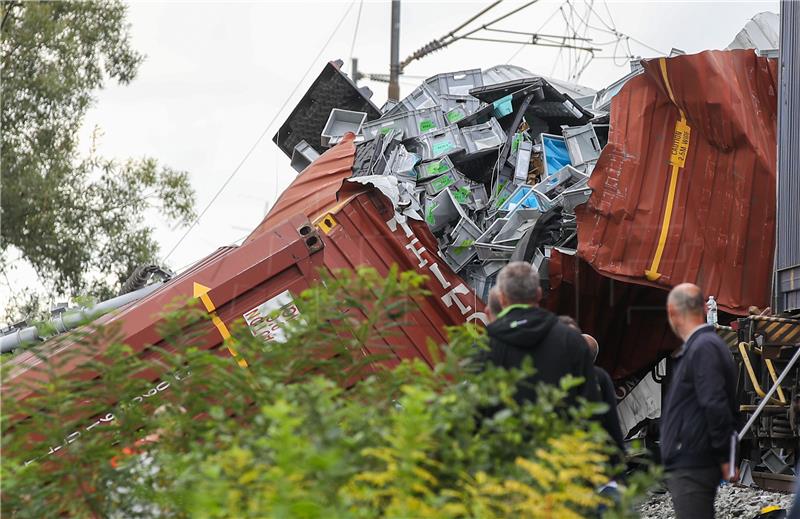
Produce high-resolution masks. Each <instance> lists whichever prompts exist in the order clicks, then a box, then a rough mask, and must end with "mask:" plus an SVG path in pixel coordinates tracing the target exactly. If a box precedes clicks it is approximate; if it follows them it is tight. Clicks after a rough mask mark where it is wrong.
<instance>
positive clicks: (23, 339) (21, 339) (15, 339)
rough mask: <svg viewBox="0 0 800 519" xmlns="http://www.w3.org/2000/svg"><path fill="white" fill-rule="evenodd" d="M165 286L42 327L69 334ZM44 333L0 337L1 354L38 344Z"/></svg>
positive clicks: (63, 316) (155, 285)
mask: <svg viewBox="0 0 800 519" xmlns="http://www.w3.org/2000/svg"><path fill="white" fill-rule="evenodd" d="M163 284H164V283H163V282H157V283H153V284H150V285H147V286H146V287H144V288H140V289H139V290H134V291H133V292H129V293H127V294H122V295H121V296H117V297H114V298H112V299H108V300H106V301H101V302H100V303H97V304H96V305H94V306H90V307H89V308H77V309H74V310H68V311H66V312H64V313H62V314H59V315H57V316H56V317H53V318H52V319H50V320H49V321H48V322H47V323H46V325H44V326H42V328H49V327H52V328H55V330H56V333H64V332H67V331H69V330H72V329H73V328H77V327H78V326H80V325H81V324H84V323H86V322H89V321H91V320H92V319H96V318H98V317H100V316H101V315H102V314H105V313H107V312H109V311H111V310H116V309H117V308H120V307H122V306H125V305H126V304H128V303H132V302H134V301H138V300H139V299H142V298H143V297H145V296H148V295H150V294H151V293H153V292H155V291H156V289H157V288H159V287H160V286H161V285H163ZM43 333H45V332H44V331H40V330H39V329H38V328H37V327H36V326H28V327H27V328H22V329H20V330H14V331H12V332H10V333H8V334H6V335H3V336H2V337H0V353H7V352H10V351H14V350H15V349H16V348H18V347H19V346H21V345H23V344H26V343H30V342H36V341H37V340H39V339H40V338H41V336H42V334H43Z"/></svg>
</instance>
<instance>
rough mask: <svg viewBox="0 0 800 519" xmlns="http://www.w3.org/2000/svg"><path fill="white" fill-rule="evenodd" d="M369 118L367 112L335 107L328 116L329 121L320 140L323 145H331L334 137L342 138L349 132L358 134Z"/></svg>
mask: <svg viewBox="0 0 800 519" xmlns="http://www.w3.org/2000/svg"><path fill="white" fill-rule="evenodd" d="M366 120H367V114H366V112H353V111H352V110H340V109H339V108H334V109H333V110H331V113H330V115H329V116H328V122H326V123H325V127H324V128H323V129H322V134H321V135H320V141H321V144H322V146H324V147H328V146H330V144H331V143H330V140H331V139H332V138H338V139H341V138H342V137H344V134H345V133H347V132H353V133H354V134H356V135H358V133H359V132H360V131H361V126H362V125H363V124H364V121H366Z"/></svg>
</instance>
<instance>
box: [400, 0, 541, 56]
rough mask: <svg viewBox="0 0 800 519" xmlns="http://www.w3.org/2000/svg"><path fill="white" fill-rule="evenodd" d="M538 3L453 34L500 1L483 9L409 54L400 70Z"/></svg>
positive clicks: (520, 7)
mask: <svg viewBox="0 0 800 519" xmlns="http://www.w3.org/2000/svg"><path fill="white" fill-rule="evenodd" d="M538 1H539V0H531V1H529V2H527V3H525V4H523V5H521V6H519V7H517V8H516V9H512V10H511V11H509V12H507V13H506V14H504V15H502V16H499V17H498V18H495V19H494V20H492V21H490V22H489V23H485V24H483V25H480V26H478V27H476V28H474V29H472V30H470V31H467V32H466V33H464V34H459V35H456V34H455V33H456V32H458V31H459V30H461V29H463V28H464V27H466V26H467V25H469V24H470V23H472V22H473V21H475V20H477V19H478V18H479V17H480V16H482V15H483V14H484V13H486V12H487V11H488V10H489V9H491V8H493V7H494V6H496V5H498V4H499V3H500V1H497V2H494V3H492V4H491V5H490V6H489V7H486V8H484V9H483V10H482V11H481V12H479V13H478V14H476V15H475V16H473V17H472V18H470V19H469V20H468V21H467V22H464V23H462V24H461V25H460V26H459V27H458V28H456V29H453V30H452V31H450V32H449V33H447V34H445V35H444V36H442V37H441V38H437V39H435V40H432V41H430V42H428V43H427V44H425V45H423V46H422V47H420V48H419V49H417V50H416V51H415V52H414V53H413V54H411V55H410V56H408V57H407V58H406V59H404V60H403V61H401V62H400V69H401V70H402V69H403V68H405V67H406V66H408V65H409V64H410V63H411V62H413V61H415V60H418V59H420V58H422V57H424V56H427V55H428V54H430V53H432V52H435V51H437V50H439V49H443V48H445V47H447V46H448V45H452V44H453V43H455V42H457V41H459V40H463V39H465V38H467V37H469V36H472V35H473V34H475V33H476V32H478V31H480V30H482V29H486V28H487V27H491V26H492V25H494V24H496V23H498V22H501V21H503V20H505V19H506V18H508V17H509V16H513V15H515V14H517V13H518V12H520V11H522V10H523V9H525V8H527V7H530V6H532V5H533V4H535V3H536V2H538Z"/></svg>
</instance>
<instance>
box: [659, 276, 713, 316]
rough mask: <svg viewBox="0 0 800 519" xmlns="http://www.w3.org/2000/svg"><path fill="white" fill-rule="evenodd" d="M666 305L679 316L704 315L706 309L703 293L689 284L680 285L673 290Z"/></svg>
mask: <svg viewBox="0 0 800 519" xmlns="http://www.w3.org/2000/svg"><path fill="white" fill-rule="evenodd" d="M667 303H668V304H670V305H672V306H673V307H674V308H675V310H676V311H677V312H678V313H681V314H704V313H705V309H706V302H705V300H704V299H703V291H702V290H700V287H698V286H696V285H693V284H691V283H682V284H680V285H678V286H676V287H675V288H673V289H672V290H671V291H670V293H669V296H668V297H667Z"/></svg>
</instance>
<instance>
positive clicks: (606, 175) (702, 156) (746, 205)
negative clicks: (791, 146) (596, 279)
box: [576, 50, 777, 314]
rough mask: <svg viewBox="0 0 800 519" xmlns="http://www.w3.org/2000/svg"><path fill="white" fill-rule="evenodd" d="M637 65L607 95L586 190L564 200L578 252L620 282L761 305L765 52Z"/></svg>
mask: <svg viewBox="0 0 800 519" xmlns="http://www.w3.org/2000/svg"><path fill="white" fill-rule="evenodd" d="M643 64H644V68H645V72H644V74H642V75H641V76H639V77H636V78H634V79H632V80H631V81H630V82H628V83H627V84H626V85H625V87H624V88H623V89H622V90H621V91H620V93H619V94H618V95H617V96H616V97H615V98H614V100H613V101H612V110H611V131H610V132H609V140H608V144H607V145H606V147H605V148H604V149H603V152H602V154H601V156H600V159H599V160H598V162H597V165H596V166H595V169H594V171H593V173H592V176H591V178H590V180H589V187H591V188H592V189H593V192H592V195H591V197H590V198H589V201H588V202H587V203H586V204H583V205H581V206H579V207H577V208H576V214H577V217H578V237H579V240H578V243H579V253H580V256H581V258H583V259H585V260H586V261H588V262H589V263H590V264H591V265H592V267H593V268H595V269H596V270H597V271H598V272H600V273H601V274H604V275H607V276H611V277H614V278H617V279H621V280H625V281H628V282H632V283H639V284H646V285H650V286H655V287H660V288H662V289H669V288H670V287H672V286H675V285H676V284H678V283H681V282H685V281H689V282H693V283H696V284H698V285H699V286H700V287H701V288H702V289H703V292H704V293H706V294H713V295H715V296H716V297H717V301H718V302H719V305H720V308H721V309H722V310H724V311H727V312H730V313H735V314H743V313H746V311H747V308H748V307H749V306H750V305H753V304H755V305H758V306H761V307H765V306H768V305H769V299H770V298H769V294H770V285H771V277H772V264H773V253H774V247H775V171H776V153H775V149H776V135H775V132H776V122H777V67H776V63H775V61H774V60H768V59H766V58H761V57H758V56H756V55H755V54H754V53H753V52H751V51H744V50H738V51H707V52H702V53H700V54H695V55H688V56H678V57H674V58H660V59H655V60H645V61H644V62H643ZM720 84H725V85H726V87H725V88H720V87H719V85H720Z"/></svg>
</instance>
